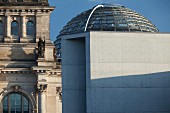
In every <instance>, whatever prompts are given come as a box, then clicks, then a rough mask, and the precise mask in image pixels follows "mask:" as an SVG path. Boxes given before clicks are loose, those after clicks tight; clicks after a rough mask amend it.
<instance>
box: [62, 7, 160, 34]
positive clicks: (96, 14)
mask: <svg viewBox="0 0 170 113" xmlns="http://www.w3.org/2000/svg"><path fill="white" fill-rule="evenodd" d="M86 31H125V32H158V31H159V30H158V29H157V28H156V27H155V25H153V24H152V23H151V22H150V21H149V20H148V19H146V17H144V16H142V15H140V14H139V13H137V12H135V11H133V10H131V9H128V8H125V7H124V6H121V5H115V4H102V5H97V6H95V7H93V8H92V9H90V10H87V11H85V12H83V13H81V14H79V15H78V16H76V17H74V18H73V19H72V20H71V21H69V22H68V23H67V25H66V26H65V27H64V28H63V29H62V30H61V32H60V33H59V35H67V34H75V33H82V32H86Z"/></svg>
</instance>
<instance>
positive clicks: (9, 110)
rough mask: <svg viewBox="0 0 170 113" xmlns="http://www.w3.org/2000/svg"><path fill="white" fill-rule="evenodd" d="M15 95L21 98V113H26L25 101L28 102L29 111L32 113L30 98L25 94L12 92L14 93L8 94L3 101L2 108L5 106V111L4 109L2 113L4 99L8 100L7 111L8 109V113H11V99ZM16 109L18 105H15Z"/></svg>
mask: <svg viewBox="0 0 170 113" xmlns="http://www.w3.org/2000/svg"><path fill="white" fill-rule="evenodd" d="M13 94H18V95H19V96H20V103H21V106H20V107H21V113H24V110H23V109H24V99H26V100H27V104H28V105H27V109H28V113H30V101H29V98H28V97H27V96H26V95H25V94H23V93H20V92H12V93H9V94H7V95H6V96H4V98H3V100H2V106H3V109H2V112H3V113H4V99H5V98H7V109H8V111H7V112H8V113H11V107H10V106H11V103H10V102H11V100H10V99H11V98H10V96H11V95H13ZM15 108H16V105H15Z"/></svg>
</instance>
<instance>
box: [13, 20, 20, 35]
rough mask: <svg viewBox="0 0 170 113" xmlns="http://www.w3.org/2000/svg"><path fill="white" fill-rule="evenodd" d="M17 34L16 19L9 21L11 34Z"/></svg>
mask: <svg viewBox="0 0 170 113" xmlns="http://www.w3.org/2000/svg"><path fill="white" fill-rule="evenodd" d="M18 34H19V25H18V22H17V21H13V22H12V23H11V35H18Z"/></svg>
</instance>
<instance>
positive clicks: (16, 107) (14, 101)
mask: <svg viewBox="0 0 170 113" xmlns="http://www.w3.org/2000/svg"><path fill="white" fill-rule="evenodd" d="M10 111H11V112H10V113H21V95H20V94H11V95H10Z"/></svg>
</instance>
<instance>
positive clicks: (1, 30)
mask: <svg viewBox="0 0 170 113" xmlns="http://www.w3.org/2000/svg"><path fill="white" fill-rule="evenodd" d="M3 31H4V30H3V23H2V21H0V35H3Z"/></svg>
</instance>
